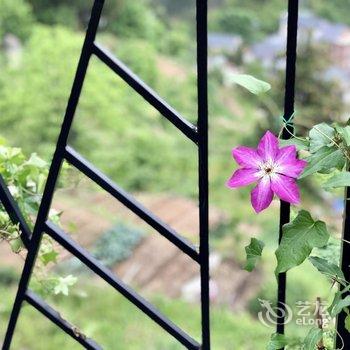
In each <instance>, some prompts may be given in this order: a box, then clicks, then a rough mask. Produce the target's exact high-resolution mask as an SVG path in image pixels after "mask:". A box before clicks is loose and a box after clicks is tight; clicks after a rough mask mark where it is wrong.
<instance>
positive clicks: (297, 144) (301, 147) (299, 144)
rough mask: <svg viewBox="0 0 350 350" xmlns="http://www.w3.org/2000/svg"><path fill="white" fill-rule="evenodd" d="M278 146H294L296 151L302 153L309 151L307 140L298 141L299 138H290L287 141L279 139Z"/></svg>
mask: <svg viewBox="0 0 350 350" xmlns="http://www.w3.org/2000/svg"><path fill="white" fill-rule="evenodd" d="M279 144H280V147H285V146H292V145H294V146H295V147H296V148H297V150H298V151H303V150H308V149H309V145H310V142H309V140H307V139H300V138H295V137H292V138H291V139H288V140H282V139H280V140H279Z"/></svg>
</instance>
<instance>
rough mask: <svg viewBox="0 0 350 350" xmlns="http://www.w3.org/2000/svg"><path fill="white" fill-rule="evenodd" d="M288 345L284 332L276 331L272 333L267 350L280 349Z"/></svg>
mask: <svg viewBox="0 0 350 350" xmlns="http://www.w3.org/2000/svg"><path fill="white" fill-rule="evenodd" d="M286 345H288V340H287V339H286V336H285V335H284V334H279V333H275V334H272V335H271V339H270V341H269V342H268V344H267V347H266V349H267V350H279V349H282V348H284V347H285V346H286Z"/></svg>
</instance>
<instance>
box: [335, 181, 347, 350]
mask: <svg viewBox="0 0 350 350" xmlns="http://www.w3.org/2000/svg"><path fill="white" fill-rule="evenodd" d="M344 202H345V207H344V214H343V215H344V219H343V243H342V250H341V259H340V260H341V262H340V263H341V269H342V271H343V273H344V276H345V279H346V280H347V281H348V282H349V283H350V268H349V265H350V262H349V256H350V244H349V243H348V242H349V241H350V187H347V188H346V189H345V193H344ZM346 295H350V293H347V294H346ZM346 316H347V314H346V312H344V311H342V312H341V313H340V314H339V315H338V317H337V337H336V348H337V349H350V333H349V331H348V330H347V329H346V328H345V317H346Z"/></svg>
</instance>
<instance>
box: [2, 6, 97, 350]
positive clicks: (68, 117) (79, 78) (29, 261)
mask: <svg viewBox="0 0 350 350" xmlns="http://www.w3.org/2000/svg"><path fill="white" fill-rule="evenodd" d="M103 4H104V1H103V0H95V2H94V4H93V7H92V10H91V17H90V21H89V25H88V28H87V31H86V36H85V40H84V44H83V48H82V52H81V55H80V59H79V63H78V68H77V71H76V74H75V78H74V82H73V86H72V91H71V94H70V97H69V100H68V104H67V108H66V113H65V117H64V120H63V124H62V128H61V132H60V135H59V137H58V141H57V146H56V150H55V153H54V156H53V160H52V163H51V166H50V170H49V174H48V178H47V181H46V185H45V189H44V193H43V197H42V200H41V204H40V208H39V212H38V216H37V219H36V223H35V227H34V231H33V236H32V238H31V247H30V249H29V250H28V254H27V257H26V261H25V263H24V267H23V271H22V275H21V279H20V281H19V285H18V290H17V294H16V298H15V302H14V305H13V308H12V312H11V315H10V319H9V322H8V326H7V330H6V334H5V339H4V343H3V346H2V350H9V349H10V346H11V343H12V338H13V334H14V331H15V328H16V325H17V320H18V317H19V314H20V311H21V306H22V303H23V300H24V297H25V293H26V291H27V288H28V284H29V281H30V277H31V274H32V271H33V267H34V265H35V261H36V257H37V254H38V251H39V248H40V242H41V239H42V235H43V231H44V230H43V227H44V225H45V222H46V219H47V216H48V213H49V210H50V207H51V202H52V198H53V194H54V190H55V186H56V182H57V178H58V174H59V171H60V168H61V165H62V161H63V152H64V148H65V146H66V144H67V139H68V135H69V131H70V128H71V125H72V122H73V117H74V114H75V111H76V108H77V105H78V102H79V97H80V94H81V91H82V87H83V83H84V79H85V75H86V71H87V68H88V65H89V60H90V57H91V50H92V45H93V42H94V41H95V37H96V32H97V28H98V25H99V22H100V17H101V12H102V8H103Z"/></svg>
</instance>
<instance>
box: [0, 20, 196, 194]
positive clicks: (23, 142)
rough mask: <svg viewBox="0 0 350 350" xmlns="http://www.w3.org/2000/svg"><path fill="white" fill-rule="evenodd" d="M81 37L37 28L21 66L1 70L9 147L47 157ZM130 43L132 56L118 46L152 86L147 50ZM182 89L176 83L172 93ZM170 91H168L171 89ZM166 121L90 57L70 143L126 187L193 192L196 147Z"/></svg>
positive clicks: (0, 124) (2, 121)
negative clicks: (134, 48) (133, 47)
mask: <svg viewBox="0 0 350 350" xmlns="http://www.w3.org/2000/svg"><path fill="white" fill-rule="evenodd" d="M82 42H83V35H81V34H77V33H74V32H72V31H70V30H68V29H67V28H64V27H46V26H42V25H41V26H35V27H34V28H33V33H32V35H31V37H30V39H29V41H28V43H27V45H26V47H25V48H24V52H23V60H22V62H23V65H21V66H19V67H16V68H11V67H8V66H6V65H3V66H2V67H1V75H0V95H1V99H0V110H1V118H0V128H1V130H2V132H3V133H4V134H5V135H6V136H7V137H8V139H9V141H10V142H11V144H15V145H17V146H21V147H23V149H24V150H25V152H26V153H30V152H35V151H37V152H40V154H42V155H43V156H44V157H45V158H46V159H49V157H50V156H51V154H52V152H53V149H54V145H55V142H56V139H57V136H58V132H59V128H60V124H61V123H62V120H63V115H64V112H65V107H66V104H67V99H68V96H69V93H70V89H71V84H72V80H73V76H74V71H75V68H76V65H77V60H78V57H79V53H80V50H81V45H82ZM128 45H136V46H137V48H138V49H137V50H135V52H133V54H131V52H130V46H129V47H127V46H125V47H124V48H123V49H122V45H121V47H120V52H119V53H120V54H121V55H120V56H121V57H122V59H123V60H125V61H127V63H129V64H130V65H131V66H132V69H133V70H135V71H136V73H139V74H140V75H141V76H142V77H144V78H145V80H147V79H148V80H151V81H152V84H154V85H157V84H158V81H157V80H158V76H157V74H156V73H157V70H156V69H155V64H156V56H155V55H154V51H153V49H152V47H151V46H149V45H148V44H147V43H141V42H139V41H136V42H133V41H129V42H128ZM24 63H25V64H24ZM141 63H142V64H141ZM167 85H168V86H169V85H171V84H169V83H168V84H167ZM167 85H166V84H165V83H164V84H163V86H165V87H167ZM187 88H188V87H187V86H186V85H185V86H179V87H178V90H179V89H182V90H186V89H187ZM171 89H173V90H172V91H174V86H171ZM178 90H177V91H176V89H175V92H174V94H175V96H178V95H179V91H178ZM186 91H187V92H186ZM186 91H184V92H183V94H182V95H181V96H184V99H185V100H186V98H187V99H189V98H190V97H188V96H191V94H190V93H188V90H186ZM182 102H184V103H186V101H184V100H182ZM164 120H165V119H164V118H162V117H160V115H159V113H157V112H156V111H155V110H154V109H153V108H152V107H151V106H150V105H149V104H147V103H146V102H145V101H144V100H143V98H142V97H140V96H139V95H138V94H137V93H136V92H134V91H133V90H131V88H129V87H128V86H127V85H126V84H125V83H124V82H123V81H122V80H121V79H120V78H118V77H117V76H116V75H114V74H113V73H112V72H111V71H110V70H109V69H108V68H107V67H106V66H105V65H103V64H102V63H101V62H99V61H98V60H97V59H96V58H93V59H92V61H91V64H90V67H89V70H88V74H87V76H86V81H85V83H84V89H83V93H82V96H81V99H80V103H79V106H78V110H77V114H76V118H75V123H74V126H73V130H72V132H71V135H70V144H72V145H73V146H74V147H76V148H77V150H78V151H79V152H81V153H82V154H83V155H84V156H86V157H87V158H88V159H89V160H91V161H92V162H94V163H95V164H96V165H97V166H98V167H100V168H101V169H102V170H103V171H105V172H106V173H107V174H108V175H109V176H111V177H112V178H116V179H118V182H119V183H120V184H121V185H122V186H124V187H126V188H128V189H137V190H146V189H147V190H165V189H167V190H169V188H170V187H171V188H173V189H174V191H175V190H178V191H179V193H186V194H193V191H195V186H194V184H195V182H192V180H193V179H195V178H196V167H195V164H196V163H195V156H196V154H195V148H194V147H192V145H191V143H190V142H187V143H185V142H182V140H183V137H181V135H178V132H177V130H175V129H174V128H173V126H171V125H170V124H169V123H168V122H163V121H164ZM161 121H162V122H161ZM176 149H181V150H182V152H176V151H174V150H176ZM160 150H161V152H160ZM192 156H193V157H192ZM192 164H193V167H192V166H191V165H192ZM184 174H187V176H184Z"/></svg>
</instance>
